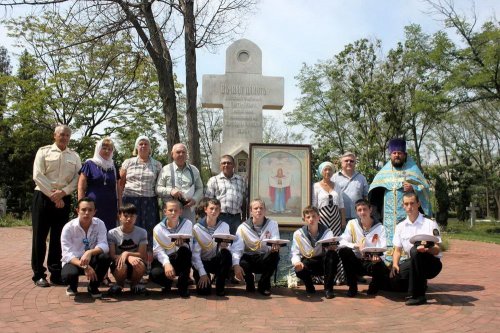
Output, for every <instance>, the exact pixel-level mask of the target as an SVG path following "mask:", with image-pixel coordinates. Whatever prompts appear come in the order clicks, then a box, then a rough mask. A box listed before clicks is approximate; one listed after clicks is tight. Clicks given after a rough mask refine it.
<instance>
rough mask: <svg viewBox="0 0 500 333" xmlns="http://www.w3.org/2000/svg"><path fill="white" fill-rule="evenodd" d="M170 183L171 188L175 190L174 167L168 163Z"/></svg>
mask: <svg viewBox="0 0 500 333" xmlns="http://www.w3.org/2000/svg"><path fill="white" fill-rule="evenodd" d="M170 182H171V184H172V188H175V173H174V165H173V164H172V163H170Z"/></svg>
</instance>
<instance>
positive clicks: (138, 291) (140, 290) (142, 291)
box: [130, 284, 148, 295]
mask: <svg viewBox="0 0 500 333" xmlns="http://www.w3.org/2000/svg"><path fill="white" fill-rule="evenodd" d="M130 291H131V292H132V294H134V295H147V294H148V290H147V289H146V287H144V286H143V285H142V284H138V285H135V286H133V287H131V288H130Z"/></svg>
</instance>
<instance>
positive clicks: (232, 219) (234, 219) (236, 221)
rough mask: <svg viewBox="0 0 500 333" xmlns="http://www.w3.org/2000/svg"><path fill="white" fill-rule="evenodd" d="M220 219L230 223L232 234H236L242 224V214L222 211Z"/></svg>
mask: <svg viewBox="0 0 500 333" xmlns="http://www.w3.org/2000/svg"><path fill="white" fill-rule="evenodd" d="M219 218H220V220H221V221H224V222H226V223H227V224H228V225H229V233H230V234H231V235H236V229H238V227H239V226H240V224H241V214H234V215H233V214H229V213H221V214H220V217H219Z"/></svg>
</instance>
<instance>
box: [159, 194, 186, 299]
mask: <svg viewBox="0 0 500 333" xmlns="http://www.w3.org/2000/svg"><path fill="white" fill-rule="evenodd" d="M163 213H164V214H165V218H164V219H163V220H162V221H161V222H160V223H158V224H157V225H156V226H155V228H154V229H153V256H154V260H153V263H152V264H151V273H150V279H151V281H153V282H155V283H158V284H159V285H161V286H162V287H163V290H164V291H165V292H166V291H170V289H171V287H172V281H173V280H174V278H175V277H176V276H178V280H177V289H178V292H179V295H180V296H181V297H183V298H187V297H189V291H188V279H189V272H190V271H191V249H190V247H189V244H188V243H186V241H189V240H186V239H182V238H178V239H175V240H174V239H172V238H170V235H171V234H184V235H187V236H192V232H193V223H192V222H191V221H190V220H188V219H187V218H181V214H182V206H181V203H180V202H179V201H178V200H176V199H169V200H168V201H167V202H165V205H164V208H163Z"/></svg>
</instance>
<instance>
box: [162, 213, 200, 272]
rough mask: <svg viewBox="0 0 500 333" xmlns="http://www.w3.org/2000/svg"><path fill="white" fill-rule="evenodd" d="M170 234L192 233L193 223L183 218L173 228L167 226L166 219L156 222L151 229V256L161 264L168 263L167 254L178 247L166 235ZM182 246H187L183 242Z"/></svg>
mask: <svg viewBox="0 0 500 333" xmlns="http://www.w3.org/2000/svg"><path fill="white" fill-rule="evenodd" d="M170 234H187V235H192V234H193V223H192V222H191V221H190V220H188V219H185V218H183V219H182V221H179V223H178V224H177V226H176V227H175V228H173V229H168V228H167V220H166V219H164V220H163V221H161V222H160V223H158V224H157V225H156V226H155V227H154V229H153V256H154V257H155V259H157V260H158V261H159V262H160V263H161V264H162V265H163V266H165V264H170V258H169V257H168V255H169V254H172V253H175V252H177V249H178V247H177V246H176V245H175V242H172V240H171V239H170V237H168V235H170ZM182 246H186V247H188V244H186V243H184V244H183V245H182Z"/></svg>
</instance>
